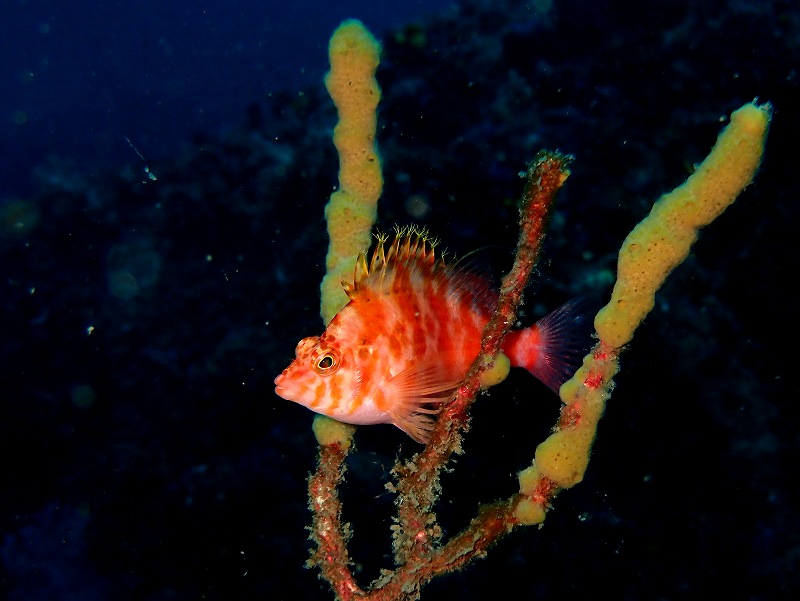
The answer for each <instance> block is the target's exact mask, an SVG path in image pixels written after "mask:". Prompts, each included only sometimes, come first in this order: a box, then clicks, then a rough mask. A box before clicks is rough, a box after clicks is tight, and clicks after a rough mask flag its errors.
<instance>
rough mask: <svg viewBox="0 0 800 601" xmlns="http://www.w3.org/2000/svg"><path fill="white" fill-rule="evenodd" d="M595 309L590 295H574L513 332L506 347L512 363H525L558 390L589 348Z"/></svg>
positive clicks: (504, 345)
mask: <svg viewBox="0 0 800 601" xmlns="http://www.w3.org/2000/svg"><path fill="white" fill-rule="evenodd" d="M595 309H596V307H595V303H594V302H593V301H592V300H590V299H589V298H588V297H583V296H582V297H578V298H576V299H573V300H571V301H569V302H567V303H565V304H563V305H562V306H560V307H559V308H558V309H556V310H555V311H553V312H552V313H550V314H548V315H545V316H544V317H543V318H542V319H540V320H539V321H537V322H536V323H535V324H534V325H532V326H531V327H530V328H527V329H525V330H518V331H516V332H511V333H510V334H509V335H508V338H507V339H506V342H505V344H503V351H504V352H505V353H506V355H507V356H508V358H509V359H510V360H511V364H512V365H514V366H518V367H524V368H525V369H527V370H528V371H529V372H531V373H532V374H533V375H534V376H536V377H537V378H538V379H539V380H541V381H542V383H544V384H545V385H546V386H547V387H548V388H549V389H550V390H552V391H554V392H555V393H556V394H558V389H559V388H560V387H561V385H562V384H563V383H564V382H566V381H567V380H569V379H570V378H571V377H572V375H573V374H574V373H575V371H576V370H577V369H578V367H580V364H581V361H582V360H583V357H584V355H586V353H587V352H589V348H590V347H591V344H592V333H593V332H594V324H593V320H592V316H593V315H594V313H595Z"/></svg>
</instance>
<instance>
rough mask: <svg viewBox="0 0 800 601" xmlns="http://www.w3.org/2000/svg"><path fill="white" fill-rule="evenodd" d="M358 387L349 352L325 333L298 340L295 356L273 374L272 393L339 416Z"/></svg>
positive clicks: (344, 413)
mask: <svg viewBox="0 0 800 601" xmlns="http://www.w3.org/2000/svg"><path fill="white" fill-rule="evenodd" d="M358 387H359V378H358V372H357V370H356V369H355V366H354V362H353V360H352V356H351V353H349V352H347V351H346V350H344V349H342V348H341V347H340V345H338V344H337V343H336V342H335V341H332V340H330V339H328V337H326V336H324V335H323V336H310V337H308V338H303V339H302V340H301V341H300V342H298V343H297V348H296V349H295V359H294V361H292V362H291V364H289V367H287V368H286V369H284V370H283V372H282V373H281V374H280V375H279V376H278V377H277V378H275V393H276V394H277V395H278V396H279V397H282V398H284V399H286V400H287V401H294V402H295V403H299V404H301V405H304V406H305V407H308V408H309V409H311V410H312V411H316V412H317V413H322V414H325V415H328V416H329V417H341V416H342V415H346V414H347V412H348V410H349V403H348V401H349V400H350V399H352V398H353V396H354V395H355V392H356V390H357V389H358Z"/></svg>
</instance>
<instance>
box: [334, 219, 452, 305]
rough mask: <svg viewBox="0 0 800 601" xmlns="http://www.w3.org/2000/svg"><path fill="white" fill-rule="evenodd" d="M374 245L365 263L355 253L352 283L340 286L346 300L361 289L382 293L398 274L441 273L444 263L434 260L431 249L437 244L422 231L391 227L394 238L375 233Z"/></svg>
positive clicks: (434, 239) (434, 255)
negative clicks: (418, 271) (346, 297)
mask: <svg viewBox="0 0 800 601" xmlns="http://www.w3.org/2000/svg"><path fill="white" fill-rule="evenodd" d="M375 239H376V240H377V244H376V245H375V248H374V249H373V250H372V253H370V256H369V260H367V257H366V256H365V255H364V253H359V255H358V258H357V259H356V266H355V270H354V272H353V283H352V284H350V283H349V282H342V287H343V288H344V291H345V293H346V294H347V296H348V297H349V298H351V299H352V298H353V297H354V296H356V295H357V294H358V290H359V288H361V287H366V286H368V287H371V288H373V289H384V287H385V286H387V285H389V286H390V285H391V283H392V279H393V278H394V276H395V275H396V273H397V272H398V271H402V270H405V269H417V270H421V271H423V272H425V273H427V274H430V275H437V274H443V273H444V272H445V263H444V259H443V258H441V257H437V256H436V251H435V248H436V246H437V245H438V243H439V241H438V240H437V239H436V238H434V237H432V236H431V235H430V234H429V233H428V230H426V229H425V228H422V227H419V226H416V225H410V226H404V227H399V226H395V229H394V236H393V237H392V238H391V241H390V238H389V236H388V235H387V234H383V233H380V232H378V233H376V234H375Z"/></svg>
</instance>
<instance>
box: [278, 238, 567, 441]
mask: <svg viewBox="0 0 800 601" xmlns="http://www.w3.org/2000/svg"><path fill="white" fill-rule="evenodd" d="M345 292H346V293H347V296H348V297H349V299H350V302H349V303H348V304H347V305H346V306H345V307H344V308H343V309H342V310H341V311H339V313H338V314H337V315H336V316H335V317H334V318H333V320H332V321H331V322H330V324H329V325H328V328H327V329H326V331H325V333H324V334H322V336H313V337H309V338H304V339H303V340H301V341H300V342H299V343H298V345H297V349H296V351H295V353H296V358H295V360H294V361H293V362H292V363H291V364H290V365H289V367H287V368H286V369H285V370H284V371H283V373H282V374H281V375H279V376H278V377H277V378H276V379H275V384H276V387H275V392H276V393H277V394H278V395H279V396H281V397H283V398H285V399H287V400H290V401H295V402H297V403H300V404H302V405H305V406H306V407H308V408H309V409H311V410H313V411H316V412H317V413H322V414H325V415H327V416H329V417H332V418H334V419H337V420H339V421H342V422H347V423H351V424H381V423H390V424H394V425H395V426H397V427H398V428H400V429H402V430H403V431H404V432H406V433H407V434H409V435H410V436H411V437H412V438H413V439H414V440H416V441H418V442H426V441H427V439H428V437H429V434H430V430H431V428H432V426H433V418H432V417H431V416H432V415H433V414H435V413H436V412H437V407H438V406H439V404H440V403H441V402H443V401H446V400H447V399H448V398H449V396H450V395H451V393H452V391H453V390H454V389H455V388H456V387H457V386H458V384H459V383H460V382H461V380H462V379H463V378H464V376H465V375H466V373H467V370H468V369H469V367H470V365H471V364H472V362H473V361H474V359H475V357H476V356H477V355H478V352H479V347H480V340H481V334H482V331H483V327H484V326H485V325H486V323H487V322H488V321H489V318H490V317H491V315H492V311H493V307H494V304H495V302H496V299H497V294H496V293H495V292H493V291H492V290H491V289H490V288H489V286H488V285H487V284H486V282H484V281H483V280H482V279H481V278H480V277H478V276H476V275H474V274H472V273H470V272H468V271H465V270H461V269H457V268H453V267H450V266H448V265H445V263H444V262H443V261H442V260H441V259H437V258H436V257H435V253H434V244H432V243H431V241H430V240H429V239H428V238H427V237H426V235H425V233H424V232H421V231H418V230H416V229H413V228H412V229H410V230H404V231H399V232H397V235H396V236H395V239H394V241H393V242H392V243H391V244H390V245H386V240H385V238H379V240H378V245H377V248H376V249H375V250H374V252H373V253H372V256H371V259H370V262H369V264H367V261H366V258H365V257H364V256H363V255H362V256H360V257H359V259H358V261H357V264H356V270H355V277H354V281H353V284H352V285H349V284H346V285H345ZM581 320H582V317H581V316H580V315H579V314H578V312H577V311H576V310H575V305H566V306H565V307H562V308H561V309H558V310H557V311H555V312H554V313H552V314H550V315H549V316H547V317H545V318H544V319H542V320H541V321H539V322H538V323H537V324H535V325H534V326H532V327H530V328H527V329H525V330H516V331H512V332H511V333H510V334H509V335H508V337H507V338H506V340H505V342H504V344H503V352H504V353H505V354H506V355H507V356H508V358H509V359H510V361H511V365H512V366H521V367H525V368H526V369H528V370H529V371H530V372H531V373H533V374H534V375H535V376H537V377H538V378H539V379H540V380H542V381H543V382H544V383H545V384H547V385H548V386H549V387H550V388H552V389H555V390H557V388H558V386H560V384H561V383H562V382H563V381H565V380H566V379H567V378H568V377H569V376H570V375H571V374H570V372H571V370H572V367H574V363H575V359H576V358H577V357H580V356H581V353H580V348H579V343H578V337H577V336H575V335H574V334H575V332H576V327H577V326H578V325H580V322H581Z"/></svg>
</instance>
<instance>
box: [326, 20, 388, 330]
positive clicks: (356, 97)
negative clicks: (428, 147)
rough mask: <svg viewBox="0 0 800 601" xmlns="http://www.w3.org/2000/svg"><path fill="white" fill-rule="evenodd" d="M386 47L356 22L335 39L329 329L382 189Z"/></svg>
mask: <svg viewBox="0 0 800 601" xmlns="http://www.w3.org/2000/svg"><path fill="white" fill-rule="evenodd" d="M380 53H381V46H380V44H379V43H378V42H377V40H376V39H375V38H374V37H373V36H372V34H371V33H370V32H369V31H367V29H366V28H365V27H364V25H363V24H362V23H361V22H360V21H357V20H355V19H351V20H347V21H345V22H343V23H342V24H341V25H340V26H339V27H338V28H337V29H336V31H335V32H334V34H333V36H332V37H331V41H330V45H329V47H328V55H329V60H330V65H331V69H330V71H329V72H328V74H327V75H326V76H325V86H326V87H327V89H328V93H329V94H330V95H331V98H332V99H333V102H334V104H335V105H336V109H337V111H338V113H339V122H338V124H337V125H336V128H335V129H334V130H333V143H334V145H335V146H336V150H337V152H338V153H339V190H337V191H336V192H334V193H333V194H332V195H331V199H330V202H329V203H328V205H327V206H326V207H325V219H326V221H327V224H328V236H329V240H330V243H329V246H328V256H327V257H326V260H325V264H326V267H327V272H326V275H325V277H324V278H323V280H322V285H321V287H320V291H321V297H322V298H321V306H320V313H321V315H322V319H323V321H324V322H325V324H326V325H327V324H328V323H329V322H330V320H331V319H333V317H334V315H336V313H338V312H339V310H340V309H341V308H342V307H343V306H344V305H345V304H346V303H347V296H346V295H345V293H344V291H343V290H342V286H341V283H342V281H343V280H344V281H347V282H351V281H352V278H353V269H354V267H355V262H356V257H357V256H358V253H359V252H366V251H367V249H369V246H370V236H371V232H372V226H373V225H374V224H375V220H376V218H377V207H378V198H379V197H380V195H381V192H382V191H383V175H382V173H381V160H380V157H379V156H378V149H377V147H376V145H375V135H376V124H377V106H378V101H379V100H380V97H381V90H380V87H378V82H377V81H376V80H375V70H376V69H377V67H378V63H379V62H380Z"/></svg>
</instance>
